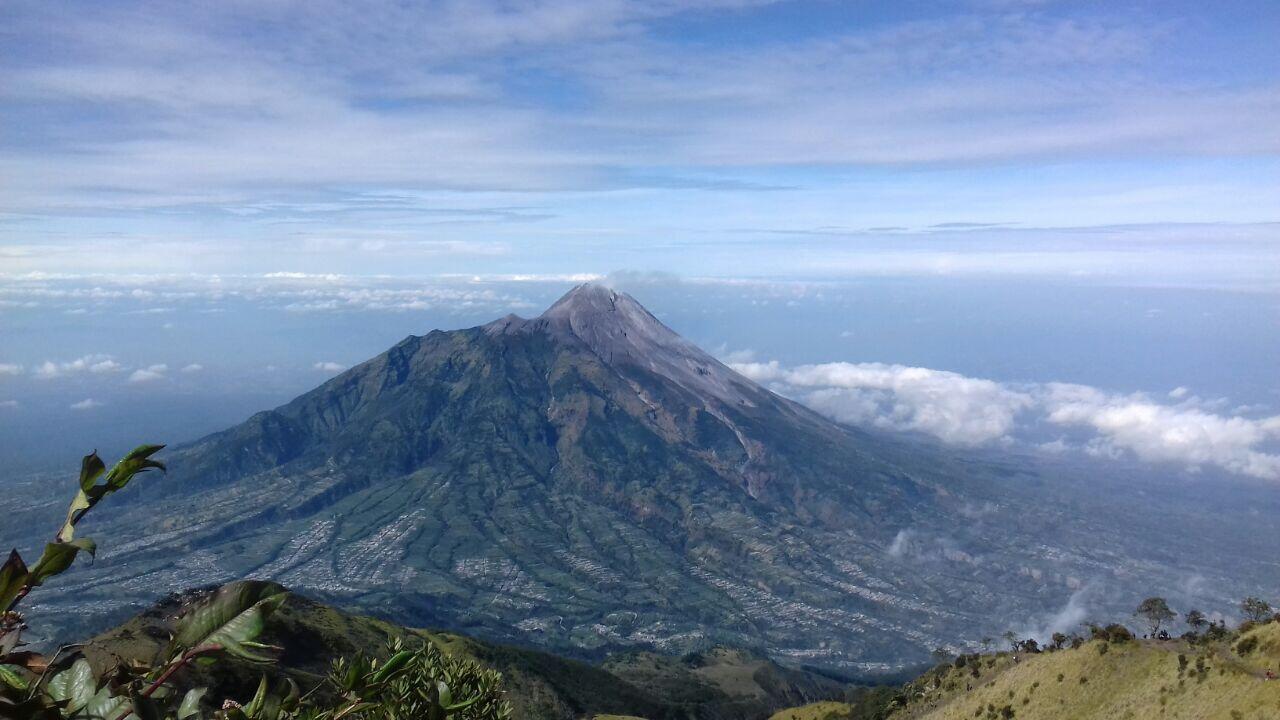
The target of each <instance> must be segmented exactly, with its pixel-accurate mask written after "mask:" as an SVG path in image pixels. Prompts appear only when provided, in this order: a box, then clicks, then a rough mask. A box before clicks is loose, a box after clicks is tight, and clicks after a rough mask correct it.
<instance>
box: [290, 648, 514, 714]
mask: <svg viewBox="0 0 1280 720" xmlns="http://www.w3.org/2000/svg"><path fill="white" fill-rule="evenodd" d="M328 683H329V685H330V686H331V687H332V688H333V689H335V690H336V691H338V697H339V702H338V703H337V704H336V705H335V706H334V707H332V708H328V709H323V710H320V709H315V708H308V709H306V710H305V711H304V712H302V713H301V714H300V715H298V717H299V718H300V720H339V718H352V719H353V720H396V719H397V718H422V720H444V719H445V718H457V720H507V719H508V718H510V717H511V705H510V703H508V702H507V701H506V700H505V699H504V698H503V692H502V676H501V675H500V674H498V673H497V672H494V671H492V670H487V669H485V668H483V667H481V666H479V665H478V664H476V663H474V662H471V661H469V660H464V659H459V658H454V657H451V656H449V655H445V654H444V653H442V652H440V649H439V648H437V647H436V646H435V645H433V644H431V643H426V644H424V645H422V646H420V647H417V648H414V649H408V648H406V646H405V643H404V641H403V640H401V639H398V638H397V639H395V640H393V641H392V642H391V644H390V645H389V647H388V654H387V659H386V660H385V661H378V660H376V659H370V658H367V657H365V656H364V655H356V656H355V657H352V658H351V659H349V660H348V659H339V660H337V661H335V662H334V664H333V668H332V669H331V670H330V672H329V677H328Z"/></svg>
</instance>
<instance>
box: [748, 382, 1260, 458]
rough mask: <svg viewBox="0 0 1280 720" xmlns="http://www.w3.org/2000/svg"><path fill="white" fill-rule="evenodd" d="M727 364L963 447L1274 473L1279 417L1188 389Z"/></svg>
mask: <svg viewBox="0 0 1280 720" xmlns="http://www.w3.org/2000/svg"><path fill="white" fill-rule="evenodd" d="M732 366H733V367H734V369H736V370H737V371H738V372H740V373H742V374H743V375H745V376H747V377H749V378H751V379H753V380H756V381H757V382H760V383H763V384H765V385H767V386H769V387H771V388H773V389H775V390H777V391H778V392H781V393H782V394H785V395H789V396H791V397H795V398H797V399H799V400H801V401H802V402H804V403H806V404H808V405H810V406H811V407H813V408H815V409H817V410H819V411H820V412H823V413H825V414H827V415H829V416H831V417H832V418H835V419H837V420H840V421H842V422H847V423H850V424H855V425H865V426H870V427H876V428H881V429H885V430H895V431H914V432H921V433H925V434H928V435H932V436H933V437H936V438H938V439H939V440H942V441H943V442H946V443H951V444H955V445H962V446H971V447H972V446H981V445H991V444H1008V443H1013V442H1019V441H1021V442H1024V443H1034V444H1038V445H1040V447H1041V448H1042V449H1044V450H1048V451H1061V450H1066V449H1079V450H1082V451H1084V452H1087V453H1090V454H1092V455H1098V456H1107V457H1125V456H1128V457H1135V458H1137V459H1140V460H1144V461H1148V462H1159V463H1175V464H1178V465H1181V466H1184V467H1187V468H1191V469H1195V468H1200V467H1216V468H1220V469H1223V470H1226V471H1228V472H1232V473H1237V474H1240V475H1246V476H1250V477H1256V478H1262V479H1268V480H1280V415H1272V416H1256V414H1255V415H1249V414H1245V413H1242V412H1239V411H1237V412H1236V413H1234V414H1223V413H1222V412H1220V409H1221V408H1222V407H1223V406H1224V405H1225V403H1224V402H1223V401H1220V400H1218V401H1209V400H1204V399H1201V398H1199V397H1196V396H1194V395H1191V394H1190V393H1189V391H1187V390H1186V388H1176V389H1175V390H1174V391H1173V392H1170V393H1168V394H1167V395H1166V396H1165V398H1164V399H1163V400H1158V399H1155V398H1152V397H1150V396H1148V395H1146V394H1143V393H1132V394H1116V393H1108V392H1106V391H1103V390H1100V389H1098V388H1094V387H1089V386H1086V385H1076V384H1067V383H1045V384H1020V385H1010V384H1005V383H998V382H995V381H992V380H984V379H979V378H971V377H966V376H964V375H960V374H958V373H953V372H947V371H941V370H931V369H928V368H918V367H907V366H903V365H885V364H882V363H842V362H837V363H825V364H819V365H801V366H797V367H793V368H788V367H784V366H782V365H780V364H779V363H777V362H768V363H734V364H733V365H732ZM1046 435H1049V436H1051V437H1054V439H1052V440H1046V439H1045V437H1046Z"/></svg>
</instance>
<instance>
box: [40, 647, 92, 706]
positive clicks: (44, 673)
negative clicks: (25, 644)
mask: <svg viewBox="0 0 1280 720" xmlns="http://www.w3.org/2000/svg"><path fill="white" fill-rule="evenodd" d="M74 647H84V643H69V644H67V645H63V646H62V647H60V648H58V649H57V650H56V651H55V652H54V653H53V655H50V656H49V660H48V661H47V662H45V664H44V670H41V671H40V677H38V678H36V681H35V682H34V683H32V684H31V692H30V693H29V694H28V695H27V699H28V700H30V699H31V698H33V697H35V696H36V693H37V692H39V690H40V684H41V683H43V682H44V679H45V677H47V676H48V675H49V671H50V670H51V669H53V664H54V663H56V662H57V661H58V656H59V655H61V654H62V652H63V651H64V650H69V649H70V648H74Z"/></svg>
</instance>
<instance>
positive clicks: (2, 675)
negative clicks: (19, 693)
mask: <svg viewBox="0 0 1280 720" xmlns="http://www.w3.org/2000/svg"><path fill="white" fill-rule="evenodd" d="M21 669H22V668H20V667H18V666H17V665H0V683H4V684H5V685H8V686H9V687H11V688H13V689H14V690H26V689H27V680H26V678H24V677H22V675H21V673H19V671H20V670H21Z"/></svg>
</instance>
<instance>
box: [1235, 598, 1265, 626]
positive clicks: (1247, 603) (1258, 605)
mask: <svg viewBox="0 0 1280 720" xmlns="http://www.w3.org/2000/svg"><path fill="white" fill-rule="evenodd" d="M1240 611H1241V612H1243V613H1244V616H1245V617H1247V618H1249V619H1250V620H1252V621H1254V622H1262V621H1263V620H1265V619H1266V618H1267V616H1268V615H1270V614H1271V604H1270V603H1268V602H1267V601H1266V600H1262V599H1260V598H1256V597H1247V598H1245V599H1244V600H1242V601H1240Z"/></svg>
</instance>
